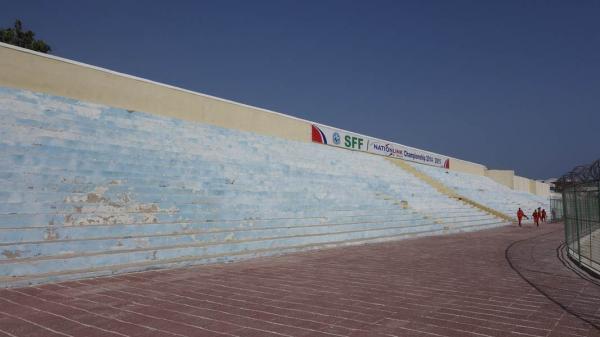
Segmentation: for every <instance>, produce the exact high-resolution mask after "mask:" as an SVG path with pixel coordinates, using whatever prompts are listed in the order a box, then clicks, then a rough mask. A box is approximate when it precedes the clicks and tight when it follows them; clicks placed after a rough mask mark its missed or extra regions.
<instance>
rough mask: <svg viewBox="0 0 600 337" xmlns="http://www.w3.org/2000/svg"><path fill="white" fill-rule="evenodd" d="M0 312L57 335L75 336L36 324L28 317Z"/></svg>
mask: <svg viewBox="0 0 600 337" xmlns="http://www.w3.org/2000/svg"><path fill="white" fill-rule="evenodd" d="M0 314H3V315H5V316H8V317H13V318H16V319H18V320H21V321H23V322H27V323H29V324H33V325H35V326H37V327H39V328H42V329H44V330H48V331H50V332H53V333H55V334H59V335H63V336H67V337H75V336H72V335H69V334H66V333H62V332H60V331H56V330H54V329H51V328H49V327H46V326H44V325H41V324H38V323H36V322H33V321H30V320H28V319H26V318H23V317H19V316H16V315H11V314H9V313H7V312H4V311H0Z"/></svg>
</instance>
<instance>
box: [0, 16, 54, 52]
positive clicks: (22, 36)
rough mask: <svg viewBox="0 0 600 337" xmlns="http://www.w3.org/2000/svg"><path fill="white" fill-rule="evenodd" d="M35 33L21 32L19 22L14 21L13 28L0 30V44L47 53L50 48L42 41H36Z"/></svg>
mask: <svg viewBox="0 0 600 337" xmlns="http://www.w3.org/2000/svg"><path fill="white" fill-rule="evenodd" d="M34 37H35V33H34V32H32V31H30V30H28V31H23V24H22V23H21V20H17V21H15V25H14V27H13V28H5V29H0V42H4V43H9V44H12V45H15V46H19V47H22V48H27V49H31V50H35V51H39V52H42V53H48V52H50V50H52V49H51V48H50V46H49V45H48V44H47V43H46V42H44V40H36V39H35V38H34Z"/></svg>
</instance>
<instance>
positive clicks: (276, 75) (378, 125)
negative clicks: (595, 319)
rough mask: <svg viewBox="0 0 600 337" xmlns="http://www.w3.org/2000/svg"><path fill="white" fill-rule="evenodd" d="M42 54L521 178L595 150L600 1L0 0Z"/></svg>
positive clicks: (583, 158) (565, 165)
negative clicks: (48, 50)
mask: <svg viewBox="0 0 600 337" xmlns="http://www.w3.org/2000/svg"><path fill="white" fill-rule="evenodd" d="M16 18H20V19H22V20H23V22H24V25H25V27H26V28H28V29H32V30H34V31H35V32H37V34H38V38H42V39H44V40H46V41H47V42H49V43H50V45H51V46H52V47H53V52H52V54H54V55H58V56H61V57H66V58H70V59H74V60H77V61H81V62H85V63H90V64H93V65H97V66H101V67H106V68H109V69H113V70H116V71H121V72H125V73H128V74H132V75H137V76H141V77H145V78H148V79H151V80H155V81H159V82H164V83H168V84H172V85H176V86H180V87H183V88H186V89H190V90H195V91H199V92H203V93H207V94H211V95H215V96H218V97H223V98H227V99H231V100H235V101H239V102H242V103H246V104H251V105H255V106H259V107H263V108H267V109H271V110H275V111H279V112H283V113H286V114H290V115H293V116H297V117H301V118H306V119H310V120H313V121H316V122H321V123H325V124H329V125H333V126H337V127H340V128H344V129H348V130H351V131H355V132H360V133H364V134H367V135H371V136H375V137H379V138H384V139H387V140H391V141H395V142H398V143H401V144H405V145H410V146H414V147H418V148H422V149H426V150H430V151H434V152H438V153H442V154H447V155H450V156H454V157H458V158H462V159H465V160H470V161H475V162H479V163H482V164H484V165H486V166H488V167H489V168H496V169H515V170H516V171H517V174H520V175H524V176H527V177H532V178H547V177H553V176H559V175H561V174H562V173H565V172H566V171H568V170H570V169H571V168H572V167H573V166H575V165H578V164H581V163H589V162H591V161H592V160H594V159H597V158H600V137H599V134H600V19H599V18H600V2H599V1H496V2H491V1H428V0H427V1H410V2H409V1H331V0H322V1H308V0H307V1H288V0H279V1H259V0H255V1H227V0H223V1H169V2H166V1H152V2H149V1H146V2H142V1H96V2H92V1H25V0H20V1H10V2H5V3H3V4H2V11H1V12H0V26H1V27H6V26H9V25H12V23H13V21H14V19H16Z"/></svg>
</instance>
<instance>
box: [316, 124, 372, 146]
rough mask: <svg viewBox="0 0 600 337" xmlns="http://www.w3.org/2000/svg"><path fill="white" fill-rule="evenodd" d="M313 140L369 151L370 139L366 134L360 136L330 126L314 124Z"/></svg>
mask: <svg viewBox="0 0 600 337" xmlns="http://www.w3.org/2000/svg"><path fill="white" fill-rule="evenodd" d="M312 141H313V142H315V143H321V144H326V145H331V146H337V147H343V148H346V149H349V150H356V151H364V152H367V146H368V141H367V138H366V137H364V136H359V135H356V134H353V133H349V132H346V131H343V130H339V129H334V128H330V127H328V126H321V125H319V126H317V125H314V124H313V125H312Z"/></svg>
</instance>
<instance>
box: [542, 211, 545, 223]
mask: <svg viewBox="0 0 600 337" xmlns="http://www.w3.org/2000/svg"><path fill="white" fill-rule="evenodd" d="M544 222H546V209H545V208H543V209H542V223H544Z"/></svg>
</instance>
